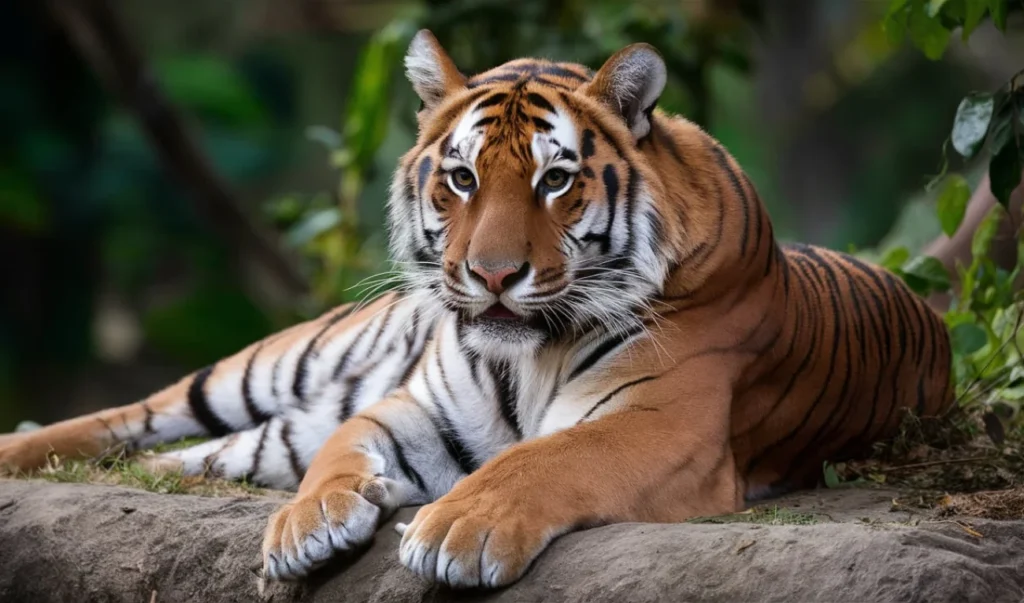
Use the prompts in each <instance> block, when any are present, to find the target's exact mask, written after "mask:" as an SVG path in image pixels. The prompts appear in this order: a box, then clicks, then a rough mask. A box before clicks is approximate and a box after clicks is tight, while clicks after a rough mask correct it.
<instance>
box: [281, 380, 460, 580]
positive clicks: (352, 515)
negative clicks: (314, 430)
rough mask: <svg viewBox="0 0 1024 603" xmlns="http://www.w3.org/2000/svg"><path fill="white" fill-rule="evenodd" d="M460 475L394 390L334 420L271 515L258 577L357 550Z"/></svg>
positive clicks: (426, 422) (424, 417)
mask: <svg viewBox="0 0 1024 603" xmlns="http://www.w3.org/2000/svg"><path fill="white" fill-rule="evenodd" d="M464 475H465V474H464V473H463V472H462V471H461V469H459V467H458V465H457V464H456V463H455V461H454V460H453V459H452V458H451V456H450V455H448V454H447V453H446V452H445V448H444V444H443V442H442V441H441V438H440V434H439V433H438V431H437V429H435V427H434V424H433V422H432V420H431V417H430V416H429V415H428V414H427V412H426V410H425V409H424V408H423V407H421V406H420V405H418V404H417V403H416V402H415V401H413V399H412V398H411V397H410V396H409V395H408V394H407V393H405V392H404V391H400V392H397V393H396V394H394V395H392V396H391V397H389V398H387V399H385V400H383V401H381V402H378V403H377V404H374V405H372V406H370V407H369V408H367V409H366V410H364V411H362V412H361V413H359V414H356V415H355V416H353V417H352V418H351V419H349V421H348V422H346V423H344V424H343V425H341V426H340V427H339V428H338V429H337V431H335V432H334V434H333V435H332V436H331V437H330V439H329V440H328V441H327V443H326V444H324V446H323V448H322V449H321V450H320V451H319V452H318V453H317V455H316V457H314V459H313V462H312V463H311V464H310V467H309V470H308V471H307V472H306V475H305V477H304V478H303V480H302V483H301V484H300V485H299V490H298V495H297V496H296V497H295V499H294V500H293V501H292V502H290V503H288V504H287V505H285V506H284V507H282V508H281V509H280V510H279V511H277V512H276V513H275V514H274V515H273V516H271V518H270V521H269V523H268V525H267V529H266V532H265V534H264V540H263V571H264V575H265V576H266V577H267V578H270V579H272V580H289V579H295V578H299V577H302V576H304V575H306V574H308V573H309V572H310V571H312V570H314V569H316V568H317V567H319V566H320V565H322V564H323V563H325V562H326V561H327V560H328V559H329V558H330V557H332V556H334V555H335V554H337V553H343V552H348V551H352V550H356V549H359V548H360V547H361V546H362V545H364V544H366V543H367V542H369V541H370V540H371V539H372V538H373V535H374V533H375V532H376V531H377V526H378V525H379V524H380V522H381V521H383V520H385V519H387V518H388V517H389V516H390V515H391V514H392V513H393V512H394V511H395V510H396V509H398V508H399V507H401V506H405V505H416V504H423V503H426V502H430V501H432V500H435V499H436V498H437V497H438V496H440V495H442V494H443V493H444V492H447V491H448V490H449V489H450V488H451V487H452V485H453V484H454V483H455V482H456V481H457V480H459V479H460V478H462V477H463V476H464Z"/></svg>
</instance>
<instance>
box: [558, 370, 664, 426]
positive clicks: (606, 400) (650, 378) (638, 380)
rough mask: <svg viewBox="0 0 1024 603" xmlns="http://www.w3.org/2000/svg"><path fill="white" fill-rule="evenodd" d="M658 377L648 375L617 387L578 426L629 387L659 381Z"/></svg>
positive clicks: (593, 407) (578, 422)
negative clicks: (654, 380) (653, 380)
mask: <svg viewBox="0 0 1024 603" xmlns="http://www.w3.org/2000/svg"><path fill="white" fill-rule="evenodd" d="M658 377H660V375H648V376H646V377H640V378H639V379H634V380H633V381H629V382H627V383H623V384H622V385H620V386H618V387H616V388H615V389H614V390H612V392H611V393H610V394H608V395H607V396H605V397H603V398H601V399H600V400H598V401H597V404H595V405H593V406H591V407H590V410H588V411H587V413H586V414H585V415H583V417H582V418H581V419H580V420H579V421H577V422H576V424H577V425H579V424H580V423H582V422H584V421H586V420H587V419H589V418H590V415H592V414H594V411H596V410H597V409H598V408H600V407H602V406H604V405H605V404H606V403H607V402H608V401H609V400H611V399H612V398H613V397H615V395H616V394H618V393H619V392H621V391H622V390H624V389H626V388H627V387H633V386H634V385H638V384H640V383H643V382H645V381H651V380H652V379H657V378H658Z"/></svg>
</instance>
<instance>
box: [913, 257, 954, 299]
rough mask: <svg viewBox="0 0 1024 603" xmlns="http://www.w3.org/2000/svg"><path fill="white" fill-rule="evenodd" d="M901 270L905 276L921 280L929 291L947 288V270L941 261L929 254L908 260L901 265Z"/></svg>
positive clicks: (945, 289)
mask: <svg viewBox="0 0 1024 603" xmlns="http://www.w3.org/2000/svg"><path fill="white" fill-rule="evenodd" d="M903 272H904V274H905V275H906V276H910V277H913V278H915V279H919V280H920V281H922V282H923V283H924V284H925V285H926V290H927V291H929V292H930V291H947V290H949V272H948V271H946V267H945V266H943V265H942V262H940V261H939V260H937V259H936V258H933V257H931V256H928V255H922V256H918V257H916V258H914V259H912V260H910V261H909V262H907V263H906V264H905V265H904V266H903ZM908 284H910V281H908ZM912 286H913V285H912ZM915 290H917V288H916V287H915Z"/></svg>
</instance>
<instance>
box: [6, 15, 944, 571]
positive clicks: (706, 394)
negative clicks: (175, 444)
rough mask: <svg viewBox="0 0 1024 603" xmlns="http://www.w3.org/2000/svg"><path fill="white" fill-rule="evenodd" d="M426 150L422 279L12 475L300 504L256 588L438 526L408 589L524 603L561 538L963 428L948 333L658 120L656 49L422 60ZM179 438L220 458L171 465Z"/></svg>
mask: <svg viewBox="0 0 1024 603" xmlns="http://www.w3.org/2000/svg"><path fill="white" fill-rule="evenodd" d="M404 63H405V69H406V74H407V77H408V79H409V81H410V82H411V85H412V87H413V89H414V90H415V92H416V94H417V95H418V97H419V99H420V101H421V103H420V108H419V109H418V112H417V128H418V134H417V140H416V142H415V145H414V146H413V147H412V148H411V149H410V150H409V151H408V152H407V153H406V154H405V155H404V156H403V157H401V158H400V159H399V162H398V166H397V168H396V169H395V172H394V175H393V180H392V182H391V186H390V189H389V193H388V200H387V212H386V213H387V228H388V235H389V250H390V254H391V258H392V259H393V261H394V262H395V265H396V266H399V267H400V269H401V271H402V273H403V274H404V277H405V278H404V279H403V282H402V284H401V285H400V286H398V287H397V288H395V289H394V290H392V291H390V292H387V293H385V294H383V295H381V296H380V297H378V298H375V299H372V300H370V301H366V302H361V303H352V304H347V305H343V306H340V307H338V308H335V309H332V310H330V311H327V312H325V313H324V314H323V315H321V316H319V317H317V318H315V319H312V320H309V321H307V322H304V323H301V324H298V325H296V326H293V327H291V328H288V329H286V330H283V331H281V332H279V333H276V334H273V335H271V336H269V337H268V338H266V339H264V340H262V341H259V342H257V343H254V344H252V345H250V346H249V347H247V348H245V349H244V350H242V351H240V352H239V353H237V354H235V355H234V356H230V357H228V358H225V359H223V360H221V361H219V362H216V363H214V364H212V365H210V366H207V367H205V368H202V369H200V370H198V371H196V372H194V373H192V374H190V375H188V376H186V377H184V378H183V379H181V380H180V381H178V382H177V383H175V384H173V385H170V386H169V387H167V388H165V389H163V390H161V391H158V392H156V393H154V394H152V395H151V396H149V397H147V398H145V399H143V400H141V401H139V402H137V403H134V404H130V405H127V406H123V407H120V408H113V409H107V410H103V411H100V412H97V413H94V414H90V415H85V416H80V417H77V418H73V419H69V420H66V421H63V422H58V423H55V424H52V425H49V426H46V427H43V428H41V429H38V430H36V431H32V432H27V433H20V434H14V435H7V436H4V437H3V440H0V464H2V465H6V466H8V467H12V468H15V469H19V470H27V469H31V468H35V467H39V466H41V465H43V464H44V463H46V462H47V458H48V455H51V454H56V455H58V456H60V457H65V458H72V457H74V458H89V457H96V456H98V455H101V454H103V453H104V451H108V450H110V449H111V448H112V447H115V446H118V447H122V448H127V449H128V450H130V451H137V452H139V455H137V456H138V459H139V462H140V463H142V464H143V465H144V466H145V467H147V468H148V469H149V470H151V471H154V472H169V471H175V472H180V473H182V474H185V475H200V476H218V477H222V478H226V479H245V480H248V481H249V482H251V483H254V484H257V485H262V486H266V487H271V488H277V489H284V490H294V491H295V495H294V498H293V499H291V500H290V501H289V502H286V503H284V504H283V505H282V506H281V507H280V508H278V509H277V510H276V511H275V512H274V513H273V514H272V515H271V516H270V518H269V520H268V523H267V526H266V529H265V535H264V541H263V545H262V558H263V574H264V577H265V578H266V579H268V580H271V581H289V580H301V579H303V578H305V577H307V576H308V575H310V573H311V572H313V571H314V570H316V569H318V568H320V567H321V566H323V565H324V564H325V563H326V562H327V561H328V560H330V559H331V558H334V557H337V556H339V555H342V554H345V553H352V552H355V551H358V550H359V549H360V548H361V547H362V546H363V545H365V544H366V543H368V542H369V541H370V540H371V539H372V538H373V537H374V534H375V532H376V530H378V528H379V527H380V526H381V525H382V524H383V523H384V521H385V520H386V519H388V518H390V517H391V516H392V514H393V513H394V512H395V511H396V509H398V508H400V507H407V506H420V508H419V509H418V510H417V511H416V513H415V515H414V517H413V519H412V520H411V522H410V523H408V524H397V525H396V529H397V530H399V531H400V532H401V534H402V537H401V543H400V545H399V547H398V557H399V559H400V562H401V563H402V564H403V565H404V566H405V567H407V568H408V569H409V570H410V571H411V572H413V573H414V574H416V575H419V576H420V577H422V578H423V579H425V580H427V581H430V582H433V583H438V584H444V585H448V586H450V587H454V588H465V587H479V588H496V587H501V586H505V585H508V584H511V583H514V582H516V581H517V580H519V579H520V578H521V577H522V576H523V575H524V573H525V572H527V570H528V569H529V567H530V566H531V565H532V564H533V562H534V560H535V559H536V558H537V557H538V555H539V554H540V553H541V552H542V551H544V550H545V549H546V548H547V547H548V545H549V544H550V543H551V542H552V541H553V540H555V539H556V538H558V537H560V536H562V535H564V534H567V533H569V532H573V531H578V530H583V529H587V528H591V527H595V526H600V525H607V524H613V523H619V522H660V523H663V522H681V521H685V520H688V519H692V518H695V517H701V516H711V515H720V514H726V513H733V512H737V511H741V510H743V509H744V508H746V507H747V505H749V504H751V503H752V502H756V501H759V500H763V499H765V498H769V497H774V496H777V495H779V494H781V493H784V492H787V491H791V490H795V489H800V488H810V487H814V486H815V484H816V483H818V480H819V478H820V476H821V474H822V464H823V463H824V462H826V461H827V460H830V459H833V460H834V459H841V458H852V457H854V456H856V455H860V454H864V453H865V451H866V450H868V448H869V447H870V445H871V444H872V443H873V442H876V441H878V440H880V439H883V438H886V437H889V436H891V435H892V434H893V433H894V431H895V430H896V429H897V426H898V425H899V423H900V421H901V419H902V417H903V416H904V415H905V414H907V413H914V414H916V415H918V416H934V415H939V414H941V413H943V412H944V411H946V410H948V409H949V408H950V407H951V405H952V404H953V388H952V382H951V368H950V367H951V347H950V341H949V335H948V332H947V330H946V329H945V327H944V325H943V322H942V320H941V318H940V317H939V316H938V315H937V314H936V312H935V311H933V310H931V309H930V308H929V306H928V305H927V304H926V303H925V302H924V300H923V299H922V298H920V297H919V296H917V295H916V294H915V293H913V292H912V291H911V290H910V289H909V288H908V287H906V286H905V285H904V284H903V282H902V281H901V280H900V279H899V278H898V277H897V276H896V275H894V274H893V273H891V272H890V271H887V270H885V269H883V268H881V267H879V266H876V265H873V264H869V263H866V262H865V261H863V260H861V259H858V258H856V257H854V256H852V255H847V254H844V253H840V252H836V251H832V250H829V249H826V248H823V247H816V246H811V245H803V244H783V243H780V242H779V241H778V240H776V237H775V233H774V230H773V226H772V222H771V220H770V218H769V216H768V213H767V211H766V209H765V206H764V205H763V203H762V201H761V199H760V197H759V195H758V193H757V191H756V189H755V187H754V185H753V184H752V182H751V180H750V179H749V178H748V177H747V175H746V174H745V173H744V171H743V170H742V169H741V168H740V166H739V165H738V163H737V161H736V160H735V159H734V157H733V156H732V155H730V153H729V152H728V151H727V150H726V149H725V148H724V147H723V146H722V144H721V143H720V142H718V141H717V140H715V139H714V138H713V137H712V136H711V135H709V134H708V133H706V132H705V131H704V130H703V129H702V128H701V127H699V126H698V125H696V124H694V123H693V122H691V121H688V120H687V119H686V118H685V117H681V116H675V115H670V114H668V113H666V112H665V111H664V110H663V109H661V108H660V107H657V102H658V99H659V97H660V96H661V94H662V92H663V90H664V87H665V85H666V80H667V70H666V66H665V62H664V60H663V58H662V55H661V54H660V53H659V51H658V50H657V49H656V48H654V47H653V46H650V45H648V44H644V43H636V44H632V45H629V46H626V47H624V48H622V49H621V50H619V51H618V52H617V53H615V54H614V55H612V56H611V57H610V58H608V59H607V60H606V61H605V63H604V64H603V65H602V66H601V67H600V68H599V69H598V70H597V71H596V72H595V71H593V70H591V69H590V68H588V67H586V66H584V65H581V64H576V63H567V62H554V61H550V60H547V59H539V58H520V59H516V60H512V61H510V62H507V63H505V64H503V65H500V66H498V67H495V68H493V69H490V70H488V71H485V72H483V73H479V74H476V75H473V76H469V77H467V76H466V75H464V74H463V73H462V72H461V71H460V70H459V69H458V68H457V67H456V65H455V63H454V62H453V60H452V59H451V58H450V56H449V55H448V54H447V53H446V52H445V50H444V49H443V48H442V46H441V45H440V43H439V42H438V41H437V39H436V38H435V37H434V35H433V34H432V33H431V32H430V31H428V30H422V31H420V32H418V33H417V34H416V35H415V37H414V38H413V39H412V41H411V43H410V45H409V47H408V50H407V53H406V55H405V60H404ZM188 436H207V437H209V438H210V439H208V440H207V441H204V442H202V443H199V444H196V445H194V446H191V447H186V448H182V449H177V450H170V451H163V452H153V451H151V450H149V449H151V448H153V447H154V446H156V445H157V444H159V443H163V442H171V441H175V440H177V439H180V438H183V437H188Z"/></svg>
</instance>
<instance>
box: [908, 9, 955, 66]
mask: <svg viewBox="0 0 1024 603" xmlns="http://www.w3.org/2000/svg"><path fill="white" fill-rule="evenodd" d="M907 26H908V28H909V29H910V39H911V40H913V41H914V44H916V45H917V47H918V48H920V49H921V52H923V53H924V56H926V57H928V58H929V59H931V60H933V61H935V60H938V59H940V58H942V53H944V52H945V51H946V46H947V45H948V44H949V37H950V33H949V30H948V29H946V28H945V27H943V26H942V23H940V22H939V20H938V19H934V18H932V17H929V16H928V13H927V12H925V10H924V7H922V6H919V5H917V4H915V5H913V7H912V9H911V13H910V18H909V19H908V20H907Z"/></svg>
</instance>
